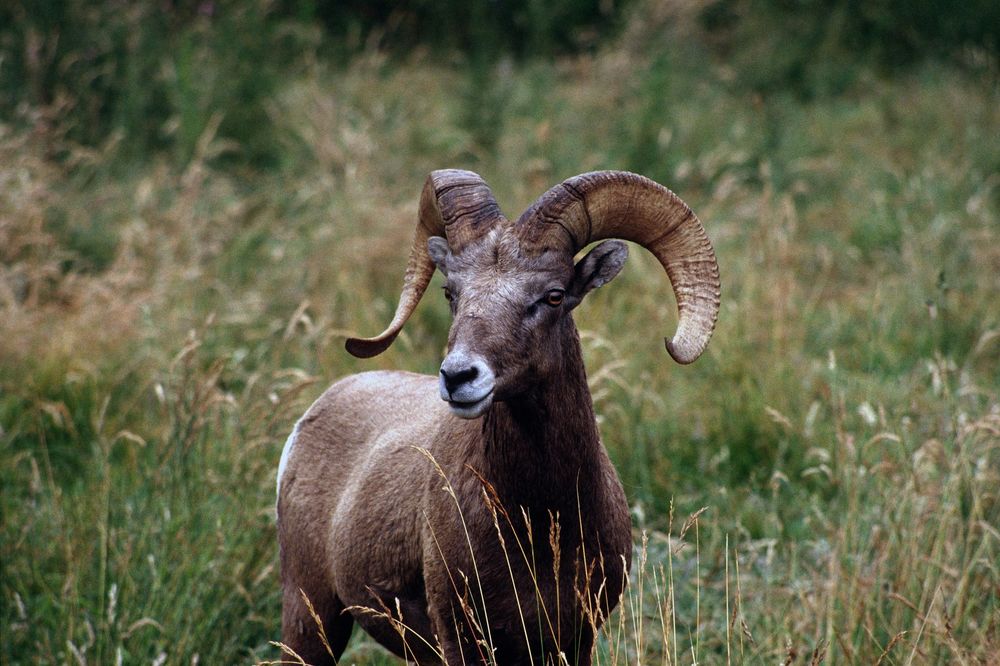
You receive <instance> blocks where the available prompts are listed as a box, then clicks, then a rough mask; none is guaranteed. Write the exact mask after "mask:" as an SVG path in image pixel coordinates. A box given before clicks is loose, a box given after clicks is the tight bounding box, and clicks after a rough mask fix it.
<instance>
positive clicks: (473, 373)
mask: <svg viewBox="0 0 1000 666" xmlns="http://www.w3.org/2000/svg"><path fill="white" fill-rule="evenodd" d="M478 376H479V368H477V367H476V366H474V365H473V366H469V367H468V368H462V369H460V370H455V371H452V372H448V371H447V370H445V369H444V368H441V378H442V379H444V385H445V387H446V388H447V389H448V392H449V393H450V392H452V391H454V390H455V389H456V388H458V387H459V386H461V385H462V384H466V383H468V382H471V381H473V380H474V379H475V378H476V377H478Z"/></svg>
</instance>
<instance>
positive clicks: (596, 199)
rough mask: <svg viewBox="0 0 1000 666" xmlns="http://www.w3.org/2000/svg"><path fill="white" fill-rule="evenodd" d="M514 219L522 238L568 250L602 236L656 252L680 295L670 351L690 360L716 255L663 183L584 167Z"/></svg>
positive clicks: (714, 302) (711, 313)
mask: <svg viewBox="0 0 1000 666" xmlns="http://www.w3.org/2000/svg"><path fill="white" fill-rule="evenodd" d="M552 223H556V224H558V226H559V227H561V228H562V229H563V230H564V231H565V232H566V234H565V235H563V234H562V233H561V232H559V233H557V232H555V231H554V228H553V224H552ZM515 227H516V229H517V231H518V234H519V235H520V237H521V238H522V242H523V243H525V245H528V246H533V247H535V248H538V249H541V248H543V247H550V246H551V245H553V244H559V243H560V241H561V243H562V246H563V247H564V248H565V249H566V251H568V252H569V253H570V254H575V253H576V252H578V251H579V250H581V249H582V248H583V247H584V246H585V245H588V244H589V243H591V242H594V241H598V240H602V239H605V238H620V239H623V240H628V241H633V242H635V243H638V244H640V245H642V246H643V247H644V248H645V249H647V250H649V251H650V252H652V253H653V254H654V255H655V256H656V258H657V259H658V260H659V262H660V265H661V266H662V267H663V269H664V271H665V272H666V274H667V277H668V278H669V280H670V284H671V287H672V288H673V291H674V296H675V298H676V300H677V308H678V315H679V317H678V323H677V330H676V332H675V333H674V336H673V338H672V339H670V340H668V341H667V344H666V347H667V351H668V352H669V353H670V355H671V356H672V357H673V358H674V360H676V361H677V362H678V363H690V362H692V361H694V360H695V359H696V358H698V356H700V355H701V353H702V352H703V351H704V350H705V347H706V346H707V344H708V341H709V339H710V338H711V335H712V331H713V330H714V328H715V322H716V319H717V318H718V312H719V296H720V291H721V289H720V281H719V268H718V262H717V261H716V258H715V251H714V249H713V248H712V243H711V241H710V240H709V238H708V235H707V234H706V233H705V229H704V227H703V226H702V224H701V222H700V221H699V220H698V217H697V216H696V215H695V214H694V212H693V211H692V210H691V208H690V207H688V205H687V204H685V203H684V202H683V201H682V200H681V199H680V197H678V196H677V195H676V194H674V193H673V192H671V191H670V190H669V189H667V188H666V187H664V186H662V185H660V184H659V183H656V182H655V181H652V180H650V179H649V178H646V177H645V176H640V175H638V174H634V173H630V172H628V171H591V172H589V173H583V174H580V175H578V176H573V177H572V178H567V179H566V180H564V181H563V182H562V183H560V184H559V185H556V186H555V187H553V188H551V189H549V191H548V192H546V193H545V194H543V195H542V196H541V197H539V198H538V200H536V201H535V203H534V204H532V205H531V206H530V207H529V208H528V209H527V210H526V211H525V212H524V213H523V214H522V215H521V217H520V218H518V220H517V222H516V223H515ZM584 239H585V242H581V240H584ZM567 241H568V242H567Z"/></svg>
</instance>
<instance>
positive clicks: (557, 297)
mask: <svg viewBox="0 0 1000 666" xmlns="http://www.w3.org/2000/svg"><path fill="white" fill-rule="evenodd" d="M563 296H564V293H563V292H562V291H561V290H559V289H553V290H552V291H550V292H549V293H547V294H545V302H546V304H548V305H551V306H552V307H557V306H559V305H562V302H563Z"/></svg>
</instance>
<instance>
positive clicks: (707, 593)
mask: <svg viewBox="0 0 1000 666" xmlns="http://www.w3.org/2000/svg"><path fill="white" fill-rule="evenodd" d="M449 5H450V3H448V2H445V3H416V4H414V5H413V6H408V5H405V4H404V5H395V6H394V8H390V7H389V5H388V4H384V5H380V4H362V3H354V4H352V3H345V4H335V3H329V4H324V3H320V2H315V3H310V2H305V1H302V2H291V1H289V2H284V3H281V2H265V1H263V0H251V1H249V2H242V3H236V2H202V3H183V2H177V3H171V2H166V3H125V2H121V3H119V2H111V1H104V2H82V1H72V0H66V1H64V2H27V1H20V2H14V3H9V2H8V3H3V4H2V5H0V26H2V27H0V49H2V56H0V341H2V342H0V517H2V526H0V663H4V664H7V663H10V664H22V663H23V664H29V663H30V664H35V663H117V662H118V661H119V660H120V661H121V663H132V662H156V663H170V664H174V663H177V664H181V663H183V664H190V663H192V662H199V663H252V662H254V661H257V660H261V659H274V658H277V652H276V650H274V649H273V648H272V647H270V646H269V645H268V641H270V640H274V639H277V638H278V637H279V636H278V634H279V629H278V625H279V616H280V608H279V606H280V604H279V595H278V584H277V558H276V545H275V536H274V525H273V480H274V479H273V476H274V470H275V468H276V466H277V460H278V456H279V454H280V449H281V445H282V443H283V442H284V438H285V436H286V435H287V432H288V430H289V429H290V427H291V424H292V423H293V422H294V420H295V419H296V418H297V417H298V416H299V415H300V414H301V413H302V412H303V411H304V410H305V408H306V407H307V406H308V405H309V403H310V402H311V401H312V400H313V399H314V398H315V397H316V396H317V395H318V394H319V392H320V391H321V390H322V388H323V387H324V386H326V385H327V384H329V383H330V382H331V381H332V380H333V379H334V378H335V377H337V376H340V375H343V374H347V373H349V372H355V371H359V370H363V369H372V368H389V367H393V368H406V369H409V370H414V371H422V372H434V371H435V369H436V366H437V364H438V363H439V361H440V349H441V345H442V344H443V341H444V340H445V335H446V331H447V327H448V324H449V319H448V314H447V308H446V307H445V305H444V303H443V302H441V300H440V299H435V298H434V297H433V294H434V293H436V292H435V291H434V290H433V289H432V290H430V292H429V296H428V298H427V299H426V302H425V303H423V304H421V306H420V308H419V309H418V310H417V312H416V314H415V315H414V317H413V319H412V320H411V321H410V322H409V323H408V325H407V328H406V330H405V331H404V333H403V335H402V336H401V337H400V339H399V340H398V341H397V342H396V344H395V345H394V347H393V348H392V349H391V350H390V351H388V352H387V353H386V354H384V355H383V356H381V357H378V358H376V359H372V360H369V361H359V360H356V359H353V358H350V357H348V355H347V354H346V353H345V352H344V351H343V348H342V340H343V336H344V335H345V333H346V332H347V331H351V332H362V333H364V332H373V331H378V330H381V329H382V327H383V326H384V324H385V322H386V321H388V319H389V318H390V316H391V312H392V309H393V308H394V306H395V301H396V298H397V297H398V287H399V284H400V280H401V275H402V267H403V266H404V264H405V253H406V250H407V248H408V246H409V239H410V238H411V234H412V229H413V224H414V215H415V210H416V200H417V197H418V195H419V190H420V187H421V184H422V182H423V178H424V177H425V175H426V173H427V172H428V171H430V170H431V169H434V168H440V167H444V166H455V167H465V168H474V169H476V170H478V171H479V172H480V173H482V174H483V175H484V177H485V178H486V179H487V181H488V182H490V184H491V186H492V187H493V189H494V191H495V193H496V195H497V198H498V200H499V201H500V202H501V204H502V205H503V207H504V209H505V211H506V212H507V213H508V214H511V215H514V214H517V212H518V211H520V210H521V209H523V208H524V207H525V206H526V205H528V204H529V203H530V202H531V201H532V200H533V199H534V198H535V197H536V196H538V194H540V193H541V192H543V191H544V190H545V189H546V188H548V187H549V186H551V185H552V184H554V183H556V182H558V181H559V180H560V179H562V178H565V177H567V176H570V175H573V174H576V173H579V172H583V171H587V170H591V169H604V168H628V169H632V170H635V171H640V172H642V173H645V174H647V175H649V176H651V177H653V178H656V179H658V180H660V181H661V182H663V183H665V184H666V185H668V186H669V187H671V188H672V189H674V190H675V191H676V192H678V193H679V194H680V195H681V196H682V197H684V199H685V200H686V201H688V202H689V203H690V204H691V205H692V207H693V208H694V209H695V210H696V211H697V212H698V214H699V216H700V217H701V218H702V219H703V220H704V221H705V223H706V226H707V228H708V231H709V234H710V236H711V237H712V239H713V241H714V243H715V246H716V248H717V251H718V254H719V261H720V265H721V268H722V273H723V282H724V284H723V289H724V291H723V299H724V300H723V309H722V312H721V314H720V318H719V326H718V330H717V332H716V335H715V337H714V338H713V341H712V344H711V345H710V347H709V351H708V353H707V354H706V355H705V356H704V357H703V358H702V359H701V360H699V362H698V363H697V364H695V365H694V366H692V367H690V368H678V367H674V366H672V365H671V364H670V363H669V360H668V358H667V357H666V355H665V354H664V352H663V349H662V340H661V338H662V337H663V335H664V334H666V333H667V332H669V330H671V327H672V325H673V321H674V320H673V319H672V317H673V315H672V310H673V305H672V303H671V302H670V300H669V299H670V297H669V296H668V293H669V289H668V287H667V285H666V283H665V280H664V278H663V275H662V271H660V269H659V268H658V266H657V265H656V262H655V260H653V259H651V258H650V257H649V256H648V255H646V254H645V253H642V252H638V251H636V252H633V253H632V258H631V259H630V262H629V266H628V267H627V268H626V270H625V271H624V273H623V275H622V276H621V277H620V278H618V279H617V280H616V281H615V282H614V283H613V284H612V285H609V286H608V287H607V288H606V289H602V290H600V291H598V292H596V293H595V294H593V295H592V296H591V297H589V298H588V302H587V303H586V304H585V305H584V306H582V307H581V308H580V309H579V311H578V313H579V314H578V315H577V321H578V325H579V327H580V329H581V332H582V337H583V344H584V350H585V354H586V358H587V366H588V371H589V374H590V378H591V384H592V388H593V392H594V397H595V404H596V408H597V411H598V414H599V418H600V421H601V431H602V435H603V438H604V440H605V443H606V445H607V446H608V448H609V451H610V453H611V455H612V457H613V458H614V460H615V463H616V465H617V467H618V469H619V472H620V474H621V476H622V479H623V481H624V483H625V486H626V491H627V493H628V496H629V498H630V501H631V502H632V503H633V506H634V519H635V524H636V528H637V539H638V538H639V533H640V532H639V531H640V530H645V531H646V533H647V535H648V536H649V544H648V557H649V562H648V567H646V569H645V571H646V574H645V575H646V576H648V577H653V576H660V577H659V578H655V582H657V584H658V585H660V589H659V591H657V589H656V585H654V584H653V582H654V579H652V578H646V579H645V580H646V583H645V585H640V584H638V581H639V580H641V579H637V584H636V585H634V586H633V592H632V594H633V595H635V596H633V597H632V598H631V599H630V600H629V603H627V604H625V606H624V608H623V614H622V615H621V616H620V617H621V618H622V625H621V626H623V627H626V629H625V630H624V631H626V633H627V634H628V635H627V636H626V637H625V639H624V640H618V641H616V640H615V639H614V635H612V636H610V637H605V638H604V639H602V640H603V642H602V644H601V648H600V651H599V657H600V663H602V664H610V663H619V662H620V661H623V660H624V659H625V656H628V660H629V663H632V662H633V661H635V660H640V661H642V662H643V663H647V662H648V663H662V662H663V661H664V659H666V660H668V661H669V663H674V660H675V659H676V658H678V655H679V661H680V662H681V663H690V659H691V658H692V657H694V658H696V659H697V661H698V662H699V663H721V662H722V661H723V660H724V659H725V658H726V655H727V651H728V650H730V649H732V650H734V651H735V650H736V649H737V647H738V648H739V649H740V650H741V652H739V654H740V655H741V659H744V660H746V661H750V662H754V663H756V662H761V661H766V662H769V663H775V662H782V661H784V660H786V659H793V661H794V659H795V655H798V659H799V661H802V660H803V659H806V660H808V658H809V657H807V655H814V654H815V655H820V653H822V654H823V655H825V658H826V659H827V660H828V661H829V663H853V662H870V663H876V662H878V661H880V660H881V661H882V663H904V662H907V661H908V660H912V661H913V662H915V663H948V662H965V663H974V662H976V661H984V660H989V659H990V658H992V656H993V655H995V654H997V653H1000V643H998V642H997V636H998V635H1000V632H998V631H997V627H998V626H1000V593H998V591H997V590H1000V571H998V569H997V564H996V563H997V562H998V561H1000V534H998V532H997V525H998V524H1000V499H998V496H997V490H996V489H997V488H998V487H1000V476H998V475H1000V311H998V309H997V306H996V303H997V294H998V293H1000V177H998V175H997V174H1000V92H998V90H1000V89H998V83H997V81H998V79H997V71H998V70H997V63H996V56H997V42H996V26H997V25H1000V21H994V20H992V16H993V15H994V14H995V12H996V8H995V7H993V6H991V5H990V6H986V5H977V4H976V3H968V4H966V5H962V6H950V7H947V8H946V9H947V11H945V8H941V7H937V6H936V5H934V4H933V3H926V4H924V3H906V4H905V6H904V3H899V2H892V3H890V2H884V3H882V2H876V3H864V4H863V5H858V6H857V7H856V6H855V5H854V4H853V3H850V2H846V3H845V2H841V3H820V2H801V3H789V2H763V1H761V2H749V1H747V2H739V1H735V0H734V1H728V0H726V1H724V2H692V3H676V4H673V3H662V2H655V1H653V0H648V1H647V0H635V1H634V2H632V3H629V4H628V5H618V4H613V3H579V4H576V3H574V4H572V5H570V4H569V3H536V2H524V3H521V4H516V3H511V4H509V5H508V4H505V3H490V4H488V5H485V7H488V9H484V8H482V7H479V8H476V7H475V5H469V4H468V3H466V4H462V5H460V6H459V5H458V3H455V7H453V8H452V9H454V13H450V14H447V16H448V18H442V16H444V14H442V13H441V12H442V11H443V9H442V8H445V9H447V8H449ZM570 7H572V9H573V10H574V11H573V12H570V10H569V8H570ZM498 12H499V14H498ZM546 12H548V13H546ZM567 13H572V15H573V17H574V20H573V21H568V22H567V21H565V20H563V18H562V17H564V16H565V15H567ZM498 16H500V17H502V18H503V20H502V21H498V20H497V17H498ZM888 16H891V17H892V19H891V20H890V19H889V18H887V17H888ZM451 17H456V18H454V19H453V18H451ZM457 17H463V20H461V21H459V20H458V18H457ZM525 17H531V18H525ZM935 17H936V18H937V19H938V20H937V21H935V20H934V19H935ZM447 21H453V23H450V24H449V23H447ZM444 25H450V26H451V27H450V28H448V29H443V28H441V27H440V26H444ZM422 35H426V36H427V37H426V38H422V37H421V36H422ZM705 506H707V507H709V509H708V511H707V512H705V513H704V514H702V515H701V517H700V519H699V520H698V521H697V523H694V525H696V526H695V527H691V529H690V531H688V530H682V529H680V527H679V524H680V523H683V522H685V521H684V518H686V517H687V516H689V515H691V514H692V513H693V512H696V511H697V510H698V509H700V508H701V507H705ZM688 527H690V526H688ZM682 531H683V532H686V536H684V537H682V536H681V534H680V533H681V532H682ZM696 537H697V540H696ZM696 545H697V546H698V548H697V549H696V548H695V546H696ZM736 566H738V567H739V569H738V571H739V576H740V578H736V577H735V572H734V569H735V568H736ZM668 567H672V568H671V569H670V571H671V572H672V575H673V583H671V585H670V594H669V597H665V596H664V590H666V589H667V588H666V581H665V579H664V578H663V577H662V574H663V573H664V569H665V568H668ZM642 570H643V568H642V567H637V576H638V574H639V572H641V571H642ZM737 582H738V583H739V585H740V592H739V595H740V596H737V593H736V592H734V591H733V590H734V588H735V587H736V583H737ZM668 598H669V600H670V601H671V602H672V604H669V605H668V607H667V611H664V610H663V609H664V606H665V602H666V600H667V599H668ZM664 612H665V613H666V615H663V614H662V613H664ZM671 613H674V614H673V615H671ZM642 618H645V619H646V621H647V622H648V623H650V624H649V627H650V629H649V630H648V631H647V632H646V633H645V634H643V635H642V636H639V634H640V633H642V632H639V631H635V629H636V627H637V622H639V621H640V620H642ZM664 622H665V623H666V625H671V623H674V624H676V631H673V632H671V631H668V630H667V629H666V628H665V626H664ZM741 624H742V626H741ZM615 626H618V625H615ZM652 627H655V628H652ZM615 631H617V629H615ZM731 631H732V632H735V633H734V635H731V634H730V632H731ZM678 636H679V638H678ZM748 636H750V637H752V641H751V638H748ZM619 637H620V635H619ZM737 640H739V641H740V642H739V645H738V646H737V644H736V641H737ZM350 659H351V660H352V661H353V662H355V663H364V664H372V663H392V662H391V661H390V662H387V661H386V660H385V657H384V655H383V654H382V653H381V652H380V651H379V650H378V649H377V648H375V647H373V646H372V644H371V643H370V642H368V641H366V640H364V639H363V637H359V638H358V640H356V642H355V643H354V644H353V645H352V647H351V653H350Z"/></svg>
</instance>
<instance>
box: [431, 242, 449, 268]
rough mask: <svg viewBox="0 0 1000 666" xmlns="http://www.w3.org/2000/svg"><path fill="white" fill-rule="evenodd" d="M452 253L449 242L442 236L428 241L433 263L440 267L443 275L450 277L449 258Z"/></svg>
mask: <svg viewBox="0 0 1000 666" xmlns="http://www.w3.org/2000/svg"><path fill="white" fill-rule="evenodd" d="M450 253H451V251H450V250H449V249H448V241H446V240H445V239H444V238H441V237H440V236H431V237H430V238H428V239H427V254H429V255H430V257H431V261H433V262H434V265H436V266H437V267H438V270H439V271H441V274H442V275H448V256H449V254H450Z"/></svg>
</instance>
